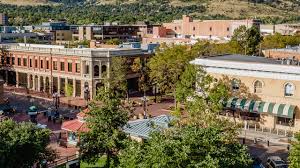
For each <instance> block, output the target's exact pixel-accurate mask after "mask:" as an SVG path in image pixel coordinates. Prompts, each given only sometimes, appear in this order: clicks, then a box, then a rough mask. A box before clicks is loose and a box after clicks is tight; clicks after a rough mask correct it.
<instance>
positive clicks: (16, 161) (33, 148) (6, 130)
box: [0, 120, 56, 168]
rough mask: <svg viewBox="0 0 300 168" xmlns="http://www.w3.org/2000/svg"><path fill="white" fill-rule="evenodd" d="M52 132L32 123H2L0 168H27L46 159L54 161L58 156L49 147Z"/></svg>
mask: <svg viewBox="0 0 300 168" xmlns="http://www.w3.org/2000/svg"><path fill="white" fill-rule="evenodd" d="M49 143H50V130H48V129H41V128H38V127H37V126H36V125H34V124H32V123H25V122H23V123H16V122H14V121H12V120H5V121H2V122H0V167H2V168H20V167H23V168H26V167H28V168H29V167H32V166H33V165H34V164H35V163H37V162H41V161H42V160H44V159H46V160H49V159H50V161H53V159H54V158H55V157H56V154H55V152H54V151H53V150H51V149H50V148H47V146H48V145H49Z"/></svg>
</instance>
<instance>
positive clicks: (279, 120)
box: [276, 117, 294, 127]
mask: <svg viewBox="0 0 300 168" xmlns="http://www.w3.org/2000/svg"><path fill="white" fill-rule="evenodd" d="M276 124H278V125H284V126H291V127H293V126H294V118H284V117H277V120H276Z"/></svg>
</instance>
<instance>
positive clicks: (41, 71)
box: [1, 44, 149, 98]
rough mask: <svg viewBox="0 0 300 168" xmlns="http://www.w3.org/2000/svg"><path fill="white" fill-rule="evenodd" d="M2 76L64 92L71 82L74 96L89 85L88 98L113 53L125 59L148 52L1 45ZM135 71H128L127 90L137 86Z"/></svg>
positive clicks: (16, 82)
mask: <svg viewBox="0 0 300 168" xmlns="http://www.w3.org/2000/svg"><path fill="white" fill-rule="evenodd" d="M2 47H3V48H4V49H5V50H4V51H5V53H6V54H5V55H6V56H5V57H4V58H5V59H2V65H3V66H2V70H1V73H2V76H4V80H5V82H6V83H7V84H10V85H16V87H25V88H29V89H31V90H35V91H41V92H47V93H54V92H61V93H64V90H65V88H66V86H68V85H72V86H73V96H74V97H84V90H85V89H86V88H88V90H89V91H90V95H91V98H93V96H94V95H95V94H96V90H97V88H99V87H100V86H102V85H103V80H104V78H106V76H105V75H104V74H106V75H109V69H110V68H109V67H110V65H111V60H112V58H113V57H119V56H126V57H127V58H128V61H127V62H128V63H129V64H130V63H132V62H133V60H134V59H135V58H137V57H144V56H148V55H149V53H148V52H147V51H143V50H142V49H138V48H137V49H133V48H105V49H104V48H102V49H101V48H99V49H90V48H82V49H77V48H72V49H70V48H64V47H63V46H54V45H34V44H19V45H2ZM138 78H139V74H138V73H134V72H132V71H130V70H129V71H128V74H127V80H128V83H129V84H131V85H130V86H129V91H131V90H137V88H136V87H137V80H138Z"/></svg>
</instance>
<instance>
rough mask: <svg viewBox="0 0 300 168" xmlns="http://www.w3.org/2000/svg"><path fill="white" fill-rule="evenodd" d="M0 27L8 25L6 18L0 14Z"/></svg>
mask: <svg viewBox="0 0 300 168" xmlns="http://www.w3.org/2000/svg"><path fill="white" fill-rule="evenodd" d="M0 25H2V26H7V25H8V16H7V15H6V14H4V13H0Z"/></svg>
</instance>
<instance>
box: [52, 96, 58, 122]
mask: <svg viewBox="0 0 300 168" xmlns="http://www.w3.org/2000/svg"><path fill="white" fill-rule="evenodd" d="M52 98H53V105H54V107H55V114H54V117H55V118H58V117H59V112H58V108H59V104H60V95H59V93H57V92H56V93H53V95H52Z"/></svg>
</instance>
